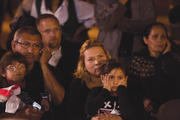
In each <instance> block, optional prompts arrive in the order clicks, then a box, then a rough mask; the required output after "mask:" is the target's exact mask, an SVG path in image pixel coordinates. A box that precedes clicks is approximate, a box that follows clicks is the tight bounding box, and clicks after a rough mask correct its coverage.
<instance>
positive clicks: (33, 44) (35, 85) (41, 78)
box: [11, 27, 64, 104]
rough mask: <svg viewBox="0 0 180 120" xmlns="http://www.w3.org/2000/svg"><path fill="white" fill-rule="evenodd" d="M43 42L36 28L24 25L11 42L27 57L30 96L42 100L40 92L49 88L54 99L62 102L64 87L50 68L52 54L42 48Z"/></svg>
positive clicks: (14, 47)
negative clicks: (48, 61)
mask: <svg viewBox="0 0 180 120" xmlns="http://www.w3.org/2000/svg"><path fill="white" fill-rule="evenodd" d="M41 42H42V41H41V35H40V33H39V32H38V31H37V30H36V29H35V28H32V27H22V28H20V29H18V30H17V31H16V33H15V35H14V39H13V40H12V43H11V45H12V51H13V52H18V53H20V54H22V55H23V56H25V57H26V59H27V62H28V65H29V66H28V73H27V75H26V90H27V91H28V93H30V96H31V97H32V98H33V99H34V100H36V101H40V100H41V97H40V92H43V91H44V90H47V91H48V92H49V93H50V94H51V96H52V101H53V102H54V103H56V104H60V103H61V102H62V100H63V98H64V88H63V86H61V85H60V84H59V83H58V82H57V80H56V78H55V77H54V76H53V74H52V72H51V71H50V70H49V68H48V66H47V60H48V59H49V58H50V56H51V55H50V54H49V53H50V52H49V50H48V49H42V44H41ZM40 53H41V56H40ZM39 58H40V64H39V62H38V60H39Z"/></svg>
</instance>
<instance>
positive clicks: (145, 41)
mask: <svg viewBox="0 0 180 120" xmlns="http://www.w3.org/2000/svg"><path fill="white" fill-rule="evenodd" d="M143 41H144V43H145V44H146V45H147V44H148V39H147V38H146V37H143Z"/></svg>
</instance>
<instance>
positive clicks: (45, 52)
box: [40, 47, 52, 64]
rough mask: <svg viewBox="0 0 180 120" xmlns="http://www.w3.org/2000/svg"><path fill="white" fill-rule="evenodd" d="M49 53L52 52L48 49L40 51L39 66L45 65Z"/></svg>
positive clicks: (49, 56) (49, 55)
mask: <svg viewBox="0 0 180 120" xmlns="http://www.w3.org/2000/svg"><path fill="white" fill-rule="evenodd" d="M51 52H52V50H51V49H50V48H47V47H46V48H43V49H42V50H41V53H42V54H41V57H40V63H41V64H47V63H48V61H49V59H50V58H51Z"/></svg>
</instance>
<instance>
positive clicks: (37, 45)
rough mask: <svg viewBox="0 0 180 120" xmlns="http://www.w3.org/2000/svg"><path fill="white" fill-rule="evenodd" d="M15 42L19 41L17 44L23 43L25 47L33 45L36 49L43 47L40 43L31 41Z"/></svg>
mask: <svg viewBox="0 0 180 120" xmlns="http://www.w3.org/2000/svg"><path fill="white" fill-rule="evenodd" d="M15 43H17V44H19V45H21V46H22V47H23V48H25V49H27V48H29V47H31V46H32V47H33V48H34V49H36V50H37V49H40V48H41V45H40V44H36V43H34V44H31V43H29V42H18V41H15Z"/></svg>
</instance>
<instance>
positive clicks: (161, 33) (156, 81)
mask: <svg viewBox="0 0 180 120" xmlns="http://www.w3.org/2000/svg"><path fill="white" fill-rule="evenodd" d="M142 38H143V42H144V44H145V48H144V49H142V50H141V51H139V52H137V53H135V54H134V56H133V57H132V60H131V62H130V66H129V75H128V76H129V80H128V90H129V91H130V92H131V93H133V94H136V95H137V98H136V99H137V101H138V102H140V104H142V105H143V106H144V110H145V111H146V112H147V113H151V114H152V113H154V112H156V111H157V109H158V107H159V106H160V105H161V104H163V103H164V102H166V101H168V100H170V99H174V98H177V97H179V93H178V91H179V88H180V87H179V85H180V83H179V79H180V55H179V50H178V48H176V47H175V46H174V44H173V43H172V42H171V41H170V40H169V39H168V31H167V28H166V26H165V25H164V24H162V23H157V22H156V23H152V24H150V25H148V26H147V27H146V29H145V30H144V32H143V36H142Z"/></svg>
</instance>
